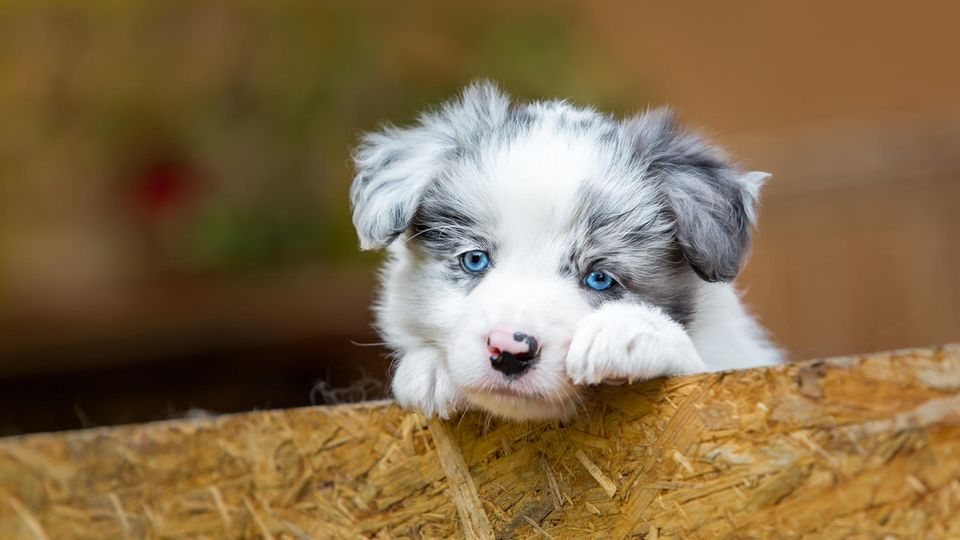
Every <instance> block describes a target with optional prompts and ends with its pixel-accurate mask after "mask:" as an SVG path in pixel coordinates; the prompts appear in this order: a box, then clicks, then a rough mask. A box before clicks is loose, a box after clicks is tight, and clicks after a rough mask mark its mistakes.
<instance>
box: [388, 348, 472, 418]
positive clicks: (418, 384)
mask: <svg viewBox="0 0 960 540" xmlns="http://www.w3.org/2000/svg"><path fill="white" fill-rule="evenodd" d="M396 366H397V368H396V371H395V372H394V373H393V382H392V383H391V385H390V387H391V390H393V396H394V398H396V400H397V403H399V404H400V406H402V407H406V408H410V409H417V410H419V411H420V412H422V413H423V414H424V415H426V416H427V417H428V418H429V417H431V416H434V415H437V416H440V417H441V418H449V417H450V414H452V413H453V412H455V411H456V392H455V389H454V386H453V384H452V383H451V382H450V378H449V377H448V376H447V373H446V370H444V369H443V365H442V360H441V359H440V356H439V354H438V353H437V352H435V351H432V350H430V349H414V350H411V351H407V352H406V353H404V354H403V355H402V356H401V357H400V358H399V360H397V364H396Z"/></svg>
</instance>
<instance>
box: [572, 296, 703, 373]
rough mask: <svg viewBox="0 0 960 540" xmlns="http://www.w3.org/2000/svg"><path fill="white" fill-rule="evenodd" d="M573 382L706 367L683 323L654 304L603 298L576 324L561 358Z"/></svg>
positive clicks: (699, 369) (692, 370)
mask: <svg viewBox="0 0 960 540" xmlns="http://www.w3.org/2000/svg"><path fill="white" fill-rule="evenodd" d="M566 367H567V374H568V375H569V376H570V378H571V379H572V380H573V382H574V383H576V384H596V383H600V382H603V381H605V380H610V381H614V380H623V379H626V380H628V381H635V380H638V379H650V378H654V377H659V376H661V375H678V374H683V373H697V372H703V371H707V366H706V365H705V364H704V362H703V360H702V359H701V358H700V355H699V354H698V353H697V350H696V349H695V348H694V346H693V342H692V341H691V340H690V336H689V335H687V333H686V331H684V329H683V327H682V326H680V324H678V323H677V322H675V321H673V320H672V319H670V318H669V317H667V315H666V314H665V313H663V311H661V310H660V309H659V308H656V307H653V306H649V305H644V304H630V303H612V304H607V305H605V306H603V307H601V308H600V309H598V310H597V311H595V312H593V313H591V314H590V315H588V316H586V317H584V319H583V320H581V321H580V323H579V324H578V325H577V330H576V332H575V333H574V336H573V341H572V342H571V344H570V350H569V351H568V352H567V358H566Z"/></svg>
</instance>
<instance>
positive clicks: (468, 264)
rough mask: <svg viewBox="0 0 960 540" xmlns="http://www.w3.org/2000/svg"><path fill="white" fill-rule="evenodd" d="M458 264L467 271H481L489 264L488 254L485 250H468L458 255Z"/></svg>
mask: <svg viewBox="0 0 960 540" xmlns="http://www.w3.org/2000/svg"><path fill="white" fill-rule="evenodd" d="M460 265H461V266H463V269H464V270H466V271H467V272H471V273H477V272H483V271H484V270H486V269H487V268H488V267H489V266H490V256H489V255H487V252H486V251H480V250H474V251H468V252H466V253H464V254H463V255H461V256H460Z"/></svg>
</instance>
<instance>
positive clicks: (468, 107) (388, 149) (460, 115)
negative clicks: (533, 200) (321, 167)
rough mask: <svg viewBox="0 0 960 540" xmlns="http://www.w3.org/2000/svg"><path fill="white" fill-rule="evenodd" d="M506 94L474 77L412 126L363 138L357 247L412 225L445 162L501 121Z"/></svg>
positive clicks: (354, 202) (358, 159)
mask: <svg viewBox="0 0 960 540" xmlns="http://www.w3.org/2000/svg"><path fill="white" fill-rule="evenodd" d="M509 103H510V100H509V97H507V96H506V95H504V94H503V93H501V92H500V90H499V89H497V87H496V86H494V85H493V84H491V83H489V82H485V81H478V82H475V83H473V84H471V85H470V86H468V87H467V88H466V89H464V91H463V94H462V95H461V96H460V97H459V98H458V99H454V100H452V101H450V102H448V103H446V104H445V105H444V106H443V107H441V108H440V109H439V110H437V111H436V112H431V113H425V114H423V115H421V116H420V118H419V122H418V124H417V125H415V126H413V127H410V128H404V129H400V128H395V127H392V126H388V127H385V128H384V129H382V130H381V131H379V132H376V133H370V134H367V135H366V136H364V137H363V140H362V141H361V144H360V146H359V147H358V148H357V150H356V151H355V152H354V154H353V162H354V166H355V169H356V175H355V176H354V179H353V185H352V186H351V187H350V203H351V206H352V207H353V225H354V227H355V228H356V229H357V236H359V237H360V248H361V249H365V250H366V249H377V248H382V247H385V246H387V245H388V244H390V242H392V241H393V240H394V239H395V238H397V237H398V236H400V235H401V234H403V232H404V231H406V230H407V228H409V227H410V224H411V222H412V221H413V218H414V216H415V215H416V213H417V209H418V208H419V206H420V201H421V199H422V197H423V195H424V192H425V191H426V189H427V187H428V186H429V185H430V183H431V182H433V180H434V179H435V178H437V177H438V176H439V175H440V174H442V172H443V167H444V165H445V164H446V162H447V161H449V160H450V159H452V156H456V155H457V154H458V153H460V152H461V151H462V149H463V148H464V147H465V146H468V145H469V144H470V141H472V140H473V139H475V138H476V134H477V133H478V130H480V129H482V128H484V127H490V126H495V125H498V124H500V123H502V122H503V121H504V119H505V117H506V114H507V110H508V107H509Z"/></svg>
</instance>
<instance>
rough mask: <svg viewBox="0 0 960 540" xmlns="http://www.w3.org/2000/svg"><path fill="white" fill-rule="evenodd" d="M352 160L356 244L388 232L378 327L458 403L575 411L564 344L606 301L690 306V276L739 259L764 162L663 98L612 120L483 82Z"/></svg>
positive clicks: (369, 245) (683, 310)
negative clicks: (725, 153)
mask: <svg viewBox="0 0 960 540" xmlns="http://www.w3.org/2000/svg"><path fill="white" fill-rule="evenodd" d="M355 162H356V170H357V174H356V178H355V180H354V183H353V186H352V188H351V201H352V204H353V221H354V224H355V226H356V229H357V233H358V235H359V237H360V244H361V247H362V248H364V249H376V248H382V247H385V246H390V249H391V251H392V255H393V256H392V258H391V261H392V262H391V263H390V264H393V265H398V266H400V268H394V269H393V275H394V276H395V279H393V280H390V281H388V283H387V287H390V288H397V289H402V290H396V291H389V290H388V291H385V294H386V296H388V297H390V298H393V299H394V300H393V302H400V303H402V304H403V305H402V306H385V307H386V308H389V309H381V311H380V314H379V316H380V318H381V321H380V324H381V326H382V327H387V326H389V327H390V328H393V329H394V330H393V331H392V332H393V333H394V334H396V333H397V332H400V333H402V334H403V335H402V341H403V344H402V345H400V344H398V343H394V345H398V346H402V347H410V346H411V345H410V344H411V342H415V343H416V346H418V347H427V348H432V349H434V350H436V351H438V353H439V354H438V355H437V358H438V360H437V361H438V362H439V363H440V365H439V366H437V367H438V369H441V370H443V372H444V374H445V375H446V376H447V378H448V379H449V380H450V381H451V383H452V385H453V386H454V387H455V389H456V392H457V395H458V398H459V399H460V400H461V401H465V402H467V403H469V404H471V405H473V406H476V407H480V408H484V409H487V410H489V411H492V412H494V413H496V414H499V415H502V416H506V417H510V418H518V419H519V418H549V417H562V416H566V415H569V414H570V413H571V412H573V403H574V400H575V398H576V389H575V388H574V386H573V385H572V384H571V382H570V381H569V379H568V377H567V376H566V373H565V370H564V358H565V356H566V351H567V349H568V347H569V345H570V341H571V338H572V337H573V333H574V329H575V327H576V325H577V322H578V321H580V320H581V319H582V318H583V317H584V316H586V315H588V314H589V313H591V312H592V311H593V310H595V309H597V308H598V307H599V306H601V305H602V304H604V303H605V302H611V301H634V302H646V303H648V304H654V305H657V306H659V307H660V308H662V309H663V310H664V311H665V312H666V313H667V314H669V315H670V316H671V317H672V318H674V319H675V320H677V321H678V322H680V323H681V324H684V323H687V322H689V321H690V319H691V317H693V316H694V313H693V311H694V307H693V305H692V298H691V296H692V292H693V287H694V285H695V283H696V281H697V280H701V279H702V280H706V281H726V280H731V279H733V278H734V277H735V276H736V275H737V273H738V272H739V269H740V265H741V262H742V260H743V258H744V256H745V253H746V251H747V249H748V247H749V243H750V229H751V224H752V222H753V220H754V217H755V216H754V206H755V201H756V196H757V192H758V190H759V186H760V184H761V183H762V182H763V180H764V179H765V178H766V176H767V175H766V174H764V173H747V174H741V173H739V172H738V171H736V170H735V169H734V168H732V167H731V166H730V165H728V164H727V163H726V162H725V161H724V159H723V158H722V156H721V155H720V154H719V152H718V151H716V150H714V149H712V148H710V147H709V146H706V145H705V144H704V143H703V142H702V141H701V140H700V139H699V138H698V137H696V136H694V135H691V134H689V133H685V132H683V131H681V130H679V129H678V127H677V126H676V124H675V122H674V119H673V117H672V116H671V114H670V113H669V112H668V111H666V110H656V111H653V112H648V113H644V114H641V115H639V116H635V117H632V118H628V119H626V120H623V121H618V120H616V119H614V118H612V117H610V116H607V115H604V114H601V113H598V112H596V111H594V110H591V109H584V108H577V107H574V106H572V105H570V104H568V103H566V102H559V101H551V102H537V103H531V104H516V103H511V101H510V99H509V98H508V97H506V96H505V95H503V94H502V93H500V92H499V91H498V90H497V89H496V88H495V87H494V86H492V85H489V84H476V85H473V86H471V87H469V88H468V89H467V90H466V91H465V92H464V94H463V95H462V96H461V97H460V98H459V99H457V100H454V101H452V102H450V103H447V104H446V105H444V106H443V107H442V108H441V109H439V110H438V111H436V112H432V113H428V114H424V115H423V116H421V118H420V120H419V123H418V124H417V125H415V126H413V127H409V128H403V129H399V128H393V127H387V128H385V129H383V130H382V131H380V132H378V133H373V134H369V135H367V136H366V137H365V138H364V141H363V144H362V145H361V146H360V147H359V149H358V150H357V152H356V153H355ZM384 318H392V319H403V320H383V319H384ZM397 329H399V330H397ZM396 337H397V336H396V335H394V336H388V340H390V339H391V338H394V341H399V340H398V339H396ZM401 353H402V351H401ZM400 361H401V362H402V361H403V358H402V357H401V360H400Z"/></svg>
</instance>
